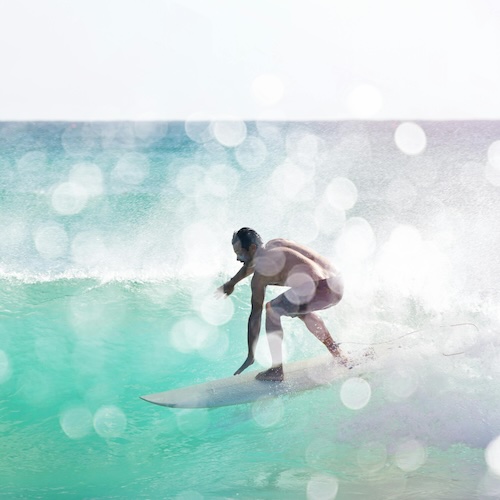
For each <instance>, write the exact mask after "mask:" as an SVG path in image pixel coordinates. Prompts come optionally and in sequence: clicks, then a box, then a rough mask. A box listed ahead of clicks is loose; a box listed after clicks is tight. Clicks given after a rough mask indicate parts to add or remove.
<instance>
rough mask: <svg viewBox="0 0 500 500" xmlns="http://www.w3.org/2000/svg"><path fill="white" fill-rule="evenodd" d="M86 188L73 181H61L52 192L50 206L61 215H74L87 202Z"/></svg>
mask: <svg viewBox="0 0 500 500" xmlns="http://www.w3.org/2000/svg"><path fill="white" fill-rule="evenodd" d="M87 200H88V193H87V190H86V189H85V188H84V187H83V186H80V184H76V183H74V182H62V183H61V184H59V186H57V187H56V188H55V189H54V192H53V193H52V207H53V208H54V210H55V211H56V212H58V213H60V214H62V215H75V214H77V213H79V212H81V211H82V210H83V208H84V207H85V205H86V204H87Z"/></svg>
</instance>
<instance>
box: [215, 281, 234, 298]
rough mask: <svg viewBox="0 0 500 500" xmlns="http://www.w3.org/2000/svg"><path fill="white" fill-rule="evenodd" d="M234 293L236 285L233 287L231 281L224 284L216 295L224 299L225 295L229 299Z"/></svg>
mask: <svg viewBox="0 0 500 500" xmlns="http://www.w3.org/2000/svg"><path fill="white" fill-rule="evenodd" d="M233 291H234V285H232V284H231V283H230V282H229V281H228V282H227V283H224V284H223V285H222V286H220V287H219V288H217V290H216V292H215V293H216V295H217V296H218V297H222V296H223V295H225V296H226V297H228V296H229V295H231V294H232V293H233Z"/></svg>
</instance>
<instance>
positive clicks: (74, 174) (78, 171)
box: [69, 163, 103, 196]
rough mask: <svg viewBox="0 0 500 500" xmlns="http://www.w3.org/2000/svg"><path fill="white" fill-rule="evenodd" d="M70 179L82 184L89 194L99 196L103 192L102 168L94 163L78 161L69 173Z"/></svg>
mask: <svg viewBox="0 0 500 500" xmlns="http://www.w3.org/2000/svg"><path fill="white" fill-rule="evenodd" d="M69 181H70V182H73V183H75V184H77V185H79V186H82V187H83V188H84V189H85V190H86V191H87V194H88V195H89V196H99V195H100V194H102V192H103V175H102V171H101V169H100V168H99V167H98V166H97V165H95V164H93V163H78V164H76V165H74V166H73V168H72V169H71V171H70V174H69Z"/></svg>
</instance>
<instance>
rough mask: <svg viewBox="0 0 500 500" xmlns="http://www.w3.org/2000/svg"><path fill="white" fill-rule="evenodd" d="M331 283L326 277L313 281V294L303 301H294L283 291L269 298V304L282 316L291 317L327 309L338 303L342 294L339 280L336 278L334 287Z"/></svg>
mask: <svg viewBox="0 0 500 500" xmlns="http://www.w3.org/2000/svg"><path fill="white" fill-rule="evenodd" d="M331 283H332V282H331V281H330V280H328V279H324V280H320V281H317V282H315V286H316V290H315V292H314V294H313V296H312V297H311V298H310V299H309V300H307V301H306V302H304V303H298V304H296V303H294V302H293V301H291V300H290V299H289V298H288V297H287V292H285V293H282V294H281V295H278V297H276V298H275V299H273V300H271V301H270V302H269V305H270V306H271V307H272V308H273V310H275V311H276V312H278V313H279V314H281V315H282V316H290V317H292V318H295V317H297V316H303V315H305V314H308V313H310V312H313V311H320V310H322V309H328V308H329V307H332V306H334V305H336V304H338V303H339V302H340V300H341V299H342V294H343V286H342V284H341V282H339V281H337V280H336V281H335V282H334V285H335V286H334V287H331V286H330V284H331ZM332 288H335V289H332Z"/></svg>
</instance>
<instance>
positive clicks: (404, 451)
mask: <svg viewBox="0 0 500 500" xmlns="http://www.w3.org/2000/svg"><path fill="white" fill-rule="evenodd" d="M426 459H427V452H426V449H425V447H424V446H423V445H422V444H421V443H420V442H418V441H417V440H416V439H408V440H406V441H403V442H401V443H399V445H398V447H397V449H396V453H395V457H394V460H395V462H396V465H397V466H398V467H399V468H400V469H401V470H403V471H405V472H412V471H415V470H417V469H419V468H420V467H421V466H422V465H423V464H424V463H425V461H426Z"/></svg>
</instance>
